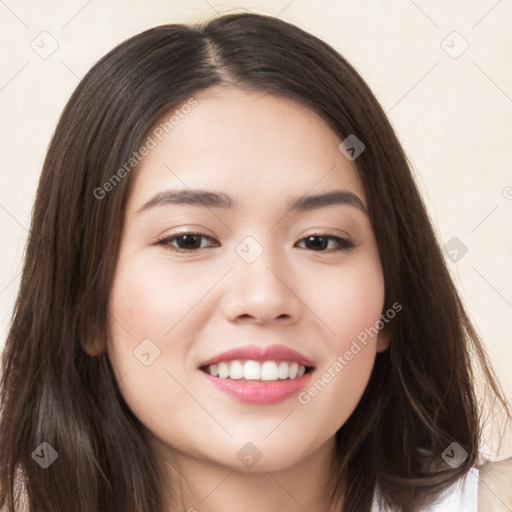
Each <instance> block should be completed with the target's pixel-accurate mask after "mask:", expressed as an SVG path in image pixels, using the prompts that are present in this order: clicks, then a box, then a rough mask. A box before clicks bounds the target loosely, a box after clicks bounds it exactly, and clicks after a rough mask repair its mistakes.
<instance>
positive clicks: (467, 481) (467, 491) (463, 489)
mask: <svg viewBox="0 0 512 512" xmlns="http://www.w3.org/2000/svg"><path fill="white" fill-rule="evenodd" d="M478 478H479V471H478V469H476V468H471V469H470V470H469V472H468V473H467V474H466V475H465V476H464V477H463V478H462V479H460V480H458V481H457V482H455V483H454V484H453V485H452V486H450V487H448V489H446V490H445V491H444V493H443V494H441V496H440V497H439V499H438V500H437V502H436V503H433V504H432V505H429V506H427V507H425V508H422V509H421V512H478ZM377 498H378V490H377V491H376V492H375V495H374V497H373V504H372V509H371V512H389V509H388V508H379V507H378V505H377Z"/></svg>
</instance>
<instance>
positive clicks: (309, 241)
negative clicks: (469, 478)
mask: <svg viewBox="0 0 512 512" xmlns="http://www.w3.org/2000/svg"><path fill="white" fill-rule="evenodd" d="M302 241H305V245H306V249H310V250H312V251H315V252H333V251H346V250H348V249H351V248H352V247H355V246H354V244H353V243H352V242H350V241H349V240H346V239H345V238H340V237H339V236H331V235H321V234H313V235H309V236H307V237H306V238H303V239H302V240H301V242H302ZM332 241H334V245H335V247H334V249H333V248H332V244H331V247H330V250H326V249H328V247H329V242H332ZM336 246H337V248H336Z"/></svg>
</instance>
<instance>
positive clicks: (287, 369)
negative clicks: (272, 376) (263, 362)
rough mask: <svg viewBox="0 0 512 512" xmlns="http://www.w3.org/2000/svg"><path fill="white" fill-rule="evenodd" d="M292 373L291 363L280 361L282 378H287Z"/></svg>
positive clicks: (279, 370) (279, 374)
mask: <svg viewBox="0 0 512 512" xmlns="http://www.w3.org/2000/svg"><path fill="white" fill-rule="evenodd" d="M289 373H290V365H289V364H288V363H286V362H285V361H282V362H281V363H279V369H278V376H279V378H280V379H287V378H288V375H289Z"/></svg>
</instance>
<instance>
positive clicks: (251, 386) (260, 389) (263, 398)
mask: <svg viewBox="0 0 512 512" xmlns="http://www.w3.org/2000/svg"><path fill="white" fill-rule="evenodd" d="M200 371H201V370H200ZM201 373H202V374H203V375H204V376H205V377H206V378H207V379H208V380H209V381H210V382H211V383H212V384H213V385H214V386H215V387H216V388H217V389H220V390H221V391H223V392H224V393H226V394H227V395H229V396H231V397H233V398H236V399H237V400H240V401H241V402H246V403H249V404H261V405H263V404H264V405H270V404H277V403H279V402H282V401H283V400H286V399H287V398H288V397H289V396H291V395H294V394H295V393H298V392H299V391H300V390H301V389H302V388H303V387H304V386H305V385H306V383H307V382H308V381H309V379H310V377H311V373H312V372H309V373H306V374H305V375H303V376H302V377H299V378H298V379H286V380H281V381H274V382H264V381H245V380H234V379H219V378H218V377H213V376H212V375H209V374H208V373H205V372H203V371H201Z"/></svg>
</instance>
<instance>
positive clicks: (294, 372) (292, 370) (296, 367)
mask: <svg viewBox="0 0 512 512" xmlns="http://www.w3.org/2000/svg"><path fill="white" fill-rule="evenodd" d="M297 373H299V365H298V364H297V363H292V364H291V366H290V373H289V375H290V379H295V378H296V377H297Z"/></svg>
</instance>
